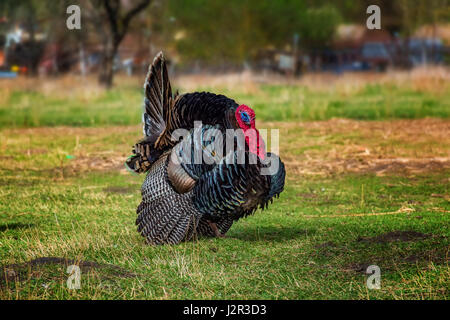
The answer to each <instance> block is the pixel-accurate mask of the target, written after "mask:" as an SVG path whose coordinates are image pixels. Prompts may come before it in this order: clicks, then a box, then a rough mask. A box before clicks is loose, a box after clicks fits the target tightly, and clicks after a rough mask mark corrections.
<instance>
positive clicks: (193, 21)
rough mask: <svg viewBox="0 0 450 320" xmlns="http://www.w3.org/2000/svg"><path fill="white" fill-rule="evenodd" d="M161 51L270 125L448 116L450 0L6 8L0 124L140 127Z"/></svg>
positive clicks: (194, 84) (199, 82)
mask: <svg viewBox="0 0 450 320" xmlns="http://www.w3.org/2000/svg"><path fill="white" fill-rule="evenodd" d="M74 4H75V5H77V6H78V7H79V8H80V19H79V21H80V29H72V30H71V29H69V27H68V26H67V22H68V21H69V20H70V21H72V23H73V21H74V20H73V17H72V18H71V16H72V14H73V13H74V12H73V11H70V10H68V8H69V6H70V5H74ZM373 4H375V5H377V6H379V8H380V10H381V29H373V30H370V29H369V28H368V27H367V25H366V22H367V20H368V18H369V16H370V15H371V14H370V13H367V8H368V7H369V5H373ZM160 50H163V51H164V52H165V55H166V57H167V59H168V62H169V68H170V70H169V72H170V75H171V78H172V81H173V82H174V85H175V87H176V88H177V89H179V90H180V91H182V92H184V91H193V90H208V91H213V92H217V91H219V92H222V93H224V94H228V95H230V96H232V97H233V98H235V99H236V100H237V101H241V102H245V103H247V104H249V105H251V106H252V107H254V108H255V109H256V111H257V112H258V114H259V119H262V120H266V121H274V120H275V121H286V120H290V121H292V120H326V119H329V118H333V117H340V118H342V117H344V118H351V119H386V118H422V117H426V116H432V117H447V116H448V115H449V102H448V101H449V100H450V99H448V98H449V95H450V94H449V91H450V90H449V85H448V83H449V81H448V80H449V63H450V1H449V0H429V1H409V0H396V1H388V0H385V1H383V0H377V1H372V0H371V1H366V0H361V1H350V0H338V1H325V0H320V1H311V0H284V1H276V2H275V1H259V0H246V1H237V0H236V1H235V0H231V1H219V0H208V1H205V0H192V1H186V0H167V1H163V0H79V1H72V0H71V1H66V0H61V1H49V0H21V1H17V0H3V1H2V2H1V4H0V92H1V95H0V96H1V97H0V115H1V117H0V126H6V127H8V126H42V125H45V126H49V125H50V126H53V125H88V126H91V125H100V124H122V125H123V124H136V123H138V122H139V120H140V108H139V107H138V105H140V104H141V99H142V98H141V90H140V88H141V87H142V83H143V80H144V76H145V74H146V72H147V68H148V65H149V63H150V62H151V61H152V60H153V57H154V56H155V55H156V54H157V53H158V52H159V51H160ZM110 89H113V90H110ZM131 106H133V107H131Z"/></svg>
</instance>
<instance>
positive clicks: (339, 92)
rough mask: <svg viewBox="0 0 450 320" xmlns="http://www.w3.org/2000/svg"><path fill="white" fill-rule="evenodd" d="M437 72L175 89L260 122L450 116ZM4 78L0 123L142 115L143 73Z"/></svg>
mask: <svg viewBox="0 0 450 320" xmlns="http://www.w3.org/2000/svg"><path fill="white" fill-rule="evenodd" d="M439 71H440V73H439V72H438V73H437V72H432V73H431V75H430V74H429V73H430V72H429V71H427V70H423V71H418V72H416V73H413V74H408V73H405V74H401V76H398V77H397V78H392V77H389V76H385V75H384V76H383V75H374V76H371V77H364V76H361V75H350V76H344V77H337V76H333V75H328V76H326V77H323V76H322V77H321V78H320V80H316V79H315V78H314V77H312V78H311V79H306V80H299V81H297V80H292V81H288V82H286V81H281V82H276V81H270V82H268V81H267V79H266V78H262V79H259V78H256V79H254V78H248V77H245V76H228V77H227V76H224V77H221V78H220V77H219V81H217V77H214V78H213V79H211V78H210V77H207V76H198V77H195V76H191V77H181V78H180V79H178V80H177V81H176V82H175V88H176V89H180V92H188V91H191V90H199V91H201V90H204V91H211V92H217V93H222V94H225V95H227V96H230V97H233V98H234V99H235V100H236V101H239V102H240V103H245V104H247V105H249V106H251V107H252V108H254V109H255V111H256V113H257V115H258V117H259V118H260V119H263V120H265V121H300V120H302V121H305V120H308V121H310V120H327V119H331V118H335V117H338V118H348V119H359V120H385V119H420V118H423V117H439V118H449V117H450V76H449V75H448V74H450V72H448V70H444V71H441V70H439ZM384 77H386V78H384ZM1 81H2V80H0V128H1V127H11V126H15V127H39V126H58V125H66V126H99V125H100V126H101V125H133V124H136V123H138V122H139V121H140V119H141V108H140V107H139V106H141V104H142V89H141V82H142V77H139V78H128V79H127V78H122V79H119V80H117V82H119V86H118V87H117V88H115V89H114V90H111V91H106V92H105V91H103V90H101V89H100V88H98V86H97V85H96V83H95V79H94V78H88V79H82V78H77V77H66V78H64V79H63V80H60V79H56V80H55V79H53V80H52V79H50V80H45V81H36V80H28V81H26V80H24V81H23V82H22V83H19V85H18V84H17V83H14V82H11V81H9V82H7V81H5V80H3V82H1ZM214 81H216V82H214Z"/></svg>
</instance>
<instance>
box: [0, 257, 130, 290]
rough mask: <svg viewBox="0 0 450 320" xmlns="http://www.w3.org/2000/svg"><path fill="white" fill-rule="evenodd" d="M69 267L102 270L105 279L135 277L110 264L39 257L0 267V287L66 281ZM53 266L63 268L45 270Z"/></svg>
mask: <svg viewBox="0 0 450 320" xmlns="http://www.w3.org/2000/svg"><path fill="white" fill-rule="evenodd" d="M70 265H77V266H78V267H80V270H81V271H82V272H83V273H87V272H89V271H93V270H102V271H103V272H102V273H101V274H102V277H106V278H107V277H118V278H131V277H135V276H136V274H134V273H132V272H129V271H127V270H125V269H123V268H121V267H119V266H116V265H112V264H104V263H98V262H94V261H82V260H74V259H66V258H61V257H41V258H37V259H33V260H31V261H28V262H25V263H21V264H10V265H5V266H3V267H0V271H1V274H0V286H3V285H5V284H6V283H8V282H21V281H26V280H30V279H40V278H45V279H48V278H51V279H67V274H66V268H67V267H68V266H70ZM55 266H56V267H57V266H60V267H63V268H62V269H61V268H60V270H58V271H57V272H51V271H49V270H48V269H45V268H48V267H55ZM46 271H47V272H46Z"/></svg>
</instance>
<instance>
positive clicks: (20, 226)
mask: <svg viewBox="0 0 450 320" xmlns="http://www.w3.org/2000/svg"><path fill="white" fill-rule="evenodd" d="M34 226H35V225H34V224H31V223H21V222H13V223H6V224H0V232H3V231H6V230H21V229H29V228H33V227H34Z"/></svg>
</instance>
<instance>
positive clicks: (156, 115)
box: [142, 52, 172, 141]
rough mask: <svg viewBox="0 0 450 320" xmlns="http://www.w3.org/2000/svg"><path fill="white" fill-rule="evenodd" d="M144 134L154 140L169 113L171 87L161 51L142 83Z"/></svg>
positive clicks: (162, 129) (161, 130) (164, 125)
mask: <svg viewBox="0 0 450 320" xmlns="http://www.w3.org/2000/svg"><path fill="white" fill-rule="evenodd" d="M144 91H145V93H144V96H145V98H144V113H143V119H142V120H143V122H144V134H145V135H146V136H147V137H150V138H151V140H153V141H155V140H156V139H157V138H158V137H160V135H161V134H162V133H163V132H164V129H165V128H166V123H167V120H168V118H169V117H170V113H171V110H170V109H171V101H172V88H171V86H170V81H169V75H168V73H167V66H166V61H165V58H164V55H163V53H162V52H160V53H158V55H157V56H156V57H155V59H154V60H153V63H152V64H151V66H150V67H149V71H148V73H147V76H146V78H145V83H144Z"/></svg>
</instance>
